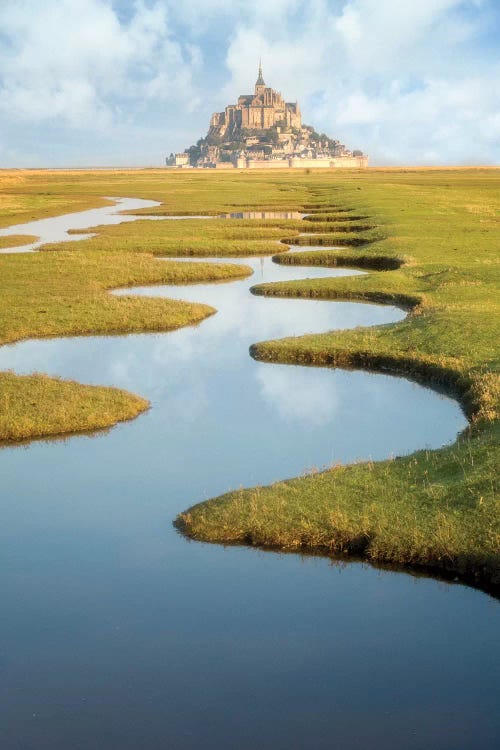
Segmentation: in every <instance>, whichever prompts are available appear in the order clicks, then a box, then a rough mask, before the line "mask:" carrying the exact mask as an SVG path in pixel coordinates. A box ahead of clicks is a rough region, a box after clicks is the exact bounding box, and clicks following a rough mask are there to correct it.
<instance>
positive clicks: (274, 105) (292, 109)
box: [208, 64, 302, 137]
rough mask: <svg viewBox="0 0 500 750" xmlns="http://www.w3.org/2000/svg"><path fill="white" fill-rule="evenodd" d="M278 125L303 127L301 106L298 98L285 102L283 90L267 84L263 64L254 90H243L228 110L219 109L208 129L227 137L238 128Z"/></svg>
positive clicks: (265, 127) (298, 128)
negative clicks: (243, 92) (220, 110)
mask: <svg viewBox="0 0 500 750" xmlns="http://www.w3.org/2000/svg"><path fill="white" fill-rule="evenodd" d="M275 126H282V127H286V128H295V129H297V130H300V128H301V127H302V116H301V113H300V108H299V105H298V103H297V102H285V100H284V99H283V97H282V95H281V94H280V92H279V91H275V90H274V89H272V88H270V87H269V86H266V84H265V81H264V77H263V75H262V65H261V64H259V76H258V78H257V82H256V84H255V91H254V93H253V94H242V95H241V96H239V97H238V103H237V104H230V105H229V106H228V107H226V108H225V110H224V112H215V113H214V114H213V115H212V117H211V120H210V130H209V131H208V132H209V135H210V134H212V135H215V134H217V135H218V136H222V137H224V136H226V135H229V134H231V133H233V132H234V131H235V130H240V129H244V130H246V129H248V130H268V129H269V128H273V127H275Z"/></svg>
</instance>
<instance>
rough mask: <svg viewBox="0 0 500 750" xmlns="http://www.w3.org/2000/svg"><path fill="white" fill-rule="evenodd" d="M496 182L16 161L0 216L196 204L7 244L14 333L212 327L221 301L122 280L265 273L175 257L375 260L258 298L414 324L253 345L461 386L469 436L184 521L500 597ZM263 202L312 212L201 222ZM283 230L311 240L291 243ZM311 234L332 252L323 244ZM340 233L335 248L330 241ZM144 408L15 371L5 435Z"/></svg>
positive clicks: (253, 492)
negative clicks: (66, 166) (397, 568)
mask: <svg viewBox="0 0 500 750" xmlns="http://www.w3.org/2000/svg"><path fill="white" fill-rule="evenodd" d="M499 187H500V172H499V170H494V169H491V170H490V169H470V170H469V169H464V170H383V169H381V170H368V171H360V172H342V171H336V172H335V171H333V172H332V171H328V170H325V171H324V172H323V171H322V172H316V173H315V172H310V173H308V172H306V171H304V172H303V173H299V171H298V170H295V171H290V172H279V171H278V172H273V173H272V174H271V173H269V172H266V173H262V172H259V171H255V172H253V171H251V170H249V171H246V172H243V173H239V172H237V171H236V170H235V171H234V172H227V173H218V172H215V171H214V172H212V171H211V170H204V171H186V172H183V171H179V172H170V173H166V172H165V171H163V170H142V171H135V170H134V171H131V172H127V171H118V170H115V171H109V172H106V171H99V172H74V173H71V172H64V171H57V172H36V171H33V172H22V171H12V172H4V173H0V198H1V200H0V226H11V225H14V224H20V223H22V222H27V221H30V220H32V219H36V218H42V217H46V216H54V215H57V214H61V213H66V212H71V211H76V210H83V209H86V208H91V207H98V206H103V205H106V204H107V203H108V201H107V200H106V199H105V198H103V196H107V195H116V196H123V197H125V196H129V197H137V198H148V199H153V200H157V201H159V202H160V204H161V205H159V206H158V207H156V208H154V209H150V210H147V211H142V212H141V211H138V212H137V213H138V214H139V215H140V214H141V213H143V214H144V213H154V214H157V215H175V214H189V215H190V216H193V218H192V219H189V220H186V221H182V222H175V221H164V222H160V221H157V222H148V221H147V220H141V221H138V222H134V223H130V224H123V225H119V226H112V227H102V228H96V232H97V234H96V236H95V237H94V238H92V239H90V240H80V241H75V242H72V243H70V244H69V245H68V244H59V245H48V246H46V247H45V248H43V250H42V251H41V252H38V253H34V254H29V255H24V254H19V255H16V254H15V253H12V254H6V255H0V343H1V344H9V343H14V342H16V341H19V340H21V339H26V338H32V337H44V336H74V335H88V334H100V335H104V334H118V333H129V332H141V331H167V330H171V329H173V328H176V327H179V326H182V325H188V324H192V323H196V322H199V321H201V320H203V319H204V318H205V317H206V316H207V315H210V314H212V313H213V312H214V310H213V309H212V308H209V307H207V306H206V305H197V304H192V303H183V302H177V301H173V300H168V299H161V298H147V297H133V296H128V297H127V296H123V297H116V296H112V295H110V294H109V290H110V289H113V288H116V287H127V286H133V285H145V284H162V283H163V284H164V283H186V282H193V283H195V282H197V281H216V280H224V279H231V278H233V277H238V276H242V275H245V274H246V273H248V269H246V268H245V267H244V266H242V265H235V264H232V265H227V266H221V265H214V264H203V263H197V264H194V263H193V264H186V263H182V264H181V263H176V262H175V261H168V262H165V261H159V260H158V259H157V257H155V256H161V255H162V254H165V255H173V256H175V255H176V256H190V255H192V256H200V257H201V256H209V255H213V256H215V255H217V256H221V257H223V256H235V255H238V256H241V257H244V256H245V255H255V254H267V253H274V252H276V253H278V255H277V257H276V260H277V261H278V262H281V263H300V264H318V263H319V264H324V265H326V266H336V265H343V266H354V267H362V268H364V269H366V270H369V271H371V273H369V274H368V275H366V276H356V277H344V278H331V279H316V280H305V281H297V282H288V283H279V284H270V285H269V284H268V285H265V284H264V285H258V286H256V287H254V290H253V291H254V292H255V293H256V294H266V295H280V296H303V297H311V296H313V297H318V298H324V299H350V300H359V301H370V302H380V303H391V304H399V305H401V306H402V307H404V308H405V309H406V310H408V317H407V318H406V320H404V321H403V322H401V323H397V324H393V325H387V326H380V327H378V328H377V327H375V328H365V329H355V330H351V331H345V332H336V333H327V334H322V335H316V336H315V335H310V336H303V337H300V338H289V339H285V340H280V341H269V342H256V343H255V345H254V346H253V347H252V355H253V356H254V357H257V358H259V359H261V360H267V361H269V362H285V363H287V362H288V363H302V364H310V365H319V366H333V367H334V366H340V367H346V368H349V367H350V368H353V367H354V368H367V369H372V370H382V371H384V372H392V373H395V374H403V375H406V376H408V377H410V378H414V379H418V380H419V381H420V382H423V383H426V384H429V385H435V386H436V387H439V388H444V389H446V390H448V391H449V392H450V393H452V394H454V395H455V396H456V397H457V398H458V399H459V400H460V401H461V403H462V405H463V407H464V409H465V411H466V413H467V415H468V417H469V419H470V428H469V429H468V430H467V432H466V433H464V434H462V435H461V436H460V437H459V439H458V440H457V441H456V442H455V444H454V445H452V446H450V447H446V448H444V449H441V450H437V451H422V452H418V453H415V454H413V455H411V456H408V457H405V458H396V459H394V460H391V461H385V462H379V463H364V464H356V465H352V466H335V467H331V468H328V469H326V470H325V471H322V472H320V473H317V474H312V475H308V476H304V477H301V478H299V479H291V480H287V481H284V482H279V483H277V484H275V485H272V486H270V487H265V488H262V487H259V488H253V489H246V490H239V491H237V492H232V493H229V494H227V495H224V496H222V497H219V498H216V499H213V500H209V501H207V502H204V503H201V504H198V505H194V506H193V507H192V508H190V509H189V510H187V511H186V512H184V513H182V514H181V515H180V516H179V518H178V519H177V521H176V524H177V526H178V527H179V528H181V529H182V531H183V532H184V533H185V534H187V535H188V536H190V537H192V538H194V539H199V540H204V541H210V542H220V543H227V544H229V543H247V544H253V545H259V546H262V547H269V548H274V549H283V550H296V551H305V552H313V553H316V552H319V553H322V554H325V553H326V554H331V555H336V556H342V555H356V556H362V557H364V558H366V559H368V560H371V561H373V562H377V563H384V564H395V565H402V566H406V567H408V568H413V569H424V570H430V571H433V572H436V573H439V574H442V575H446V576H451V577H457V578H459V579H461V580H466V581H468V582H471V583H473V584H475V585H478V586H481V587H483V588H487V589H489V590H491V591H495V592H497V593H498V591H499V590H500V514H499V505H498V494H497V491H496V472H497V470H498V456H499V451H498V434H499V427H498V412H499V401H500V398H499V357H498V338H499V316H498V300H499V252H498V251H499V245H500V190H499ZM255 208H259V209H265V208H268V209H283V210H299V211H304V212H308V213H309V214H310V215H309V216H308V217H307V220H306V221H300V220H293V219H284V220H283V219H269V220H265V221H255V220H238V221H234V222H233V221H231V222H229V221H225V220H223V219H217V218H213V219H211V220H210V221H205V220H200V219H196V218H194V217H195V215H196V214H210V215H212V216H216V215H217V214H219V213H224V212H232V211H242V210H245V209H255ZM304 233H305V234H304ZM308 233H310V234H311V236H308ZM279 240H285V241H288V242H289V243H294V244H299V245H304V250H303V251H302V252H300V253H296V254H294V255H287V254H286V253H284V251H286V243H283V242H282V243H281V244H280V243H279ZM23 241H24V238H23V239H21V238H20V237H17V238H15V242H16V243H17V244H21V243H22V242H23ZM2 245H3V247H5V246H7V245H8V241H7V238H4V239H3V241H2ZM311 245H314V246H324V247H325V250H320V251H316V250H315V251H308V249H307V248H308V246H311ZM332 245H335V246H336V248H337V249H335V250H330V249H327V248H328V247H329V246H332ZM243 262H244V261H243ZM147 406H148V404H147V402H146V401H145V400H144V399H143V398H141V395H140V394H137V395H133V394H130V393H126V392H124V391H119V390H118V389H114V388H96V387H94V386H85V385H81V384H79V383H75V382H67V381H62V380H59V379H57V378H50V377H47V376H43V375H40V374H33V375H31V376H18V375H15V374H13V373H0V440H10V441H15V440H22V439H26V438H33V437H38V436H49V435H55V434H63V433H72V432H77V431H82V430H89V429H90V430H91V429H96V428H102V427H105V426H110V425H112V424H114V423H115V422H117V421H119V420H121V419H129V418H131V417H133V416H135V415H136V414H138V413H139V412H140V411H142V410H144V409H145V408H147ZM195 499H196V498H193V500H195Z"/></svg>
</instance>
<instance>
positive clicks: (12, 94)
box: [0, 0, 200, 128]
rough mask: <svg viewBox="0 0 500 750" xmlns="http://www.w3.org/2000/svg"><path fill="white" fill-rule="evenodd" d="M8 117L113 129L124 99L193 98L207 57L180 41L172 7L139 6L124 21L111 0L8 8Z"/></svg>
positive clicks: (1, 72) (2, 97)
mask: <svg viewBox="0 0 500 750" xmlns="http://www.w3.org/2000/svg"><path fill="white" fill-rule="evenodd" d="M0 28H1V29H2V32H3V37H4V39H5V38H8V39H9V42H8V43H4V44H3V45H2V44H1V42H0V52H1V62H0V111H2V112H3V114H4V116H8V117H9V118H10V119H19V120H30V121H37V120H38V121H39V120H44V119H54V120H55V119H59V118H62V119H63V120H65V121H67V122H68V123H69V124H70V125H72V126H80V127H89V128H95V127H109V125H110V124H111V123H112V121H113V118H114V115H115V113H116V112H117V111H118V109H119V105H118V102H120V101H121V100H124V99H125V100H127V99H128V100H132V101H133V100H137V101H138V102H140V101H141V100H144V98H145V99H146V100H147V99H148V98H150V99H155V100H157V99H160V98H161V99H166V98H170V100H179V99H180V100H189V101H191V100H192V99H193V97H194V87H193V83H192V75H193V71H195V70H196V69H197V67H198V66H199V63H200V56H199V54H198V53H197V51H196V50H195V48H193V45H189V47H186V48H184V46H183V45H182V43H181V42H180V41H178V40H177V39H175V38H173V37H172V35H171V32H170V30H169V26H168V13H167V8H166V6H165V5H164V4H163V3H161V2H155V3H154V4H153V5H148V6H147V5H146V4H145V3H143V2H136V3H134V5H133V13H132V15H131V17H130V18H129V19H128V20H127V22H120V20H119V17H118V15H117V13H116V12H115V11H114V10H113V7H112V6H111V4H110V3H109V2H107V1H106V0H44V2H43V3H38V2H33V1H32V0H22V1H21V2H18V3H16V4H11V5H5V6H3V7H2V8H0Z"/></svg>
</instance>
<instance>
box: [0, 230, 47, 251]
mask: <svg viewBox="0 0 500 750" xmlns="http://www.w3.org/2000/svg"><path fill="white" fill-rule="evenodd" d="M37 239H38V237H34V236H33V235H31V234H11V235H10V236H8V237H0V250H1V249H2V248H8V247H19V246H21V245H30V244H31V243H32V242H36V241H37Z"/></svg>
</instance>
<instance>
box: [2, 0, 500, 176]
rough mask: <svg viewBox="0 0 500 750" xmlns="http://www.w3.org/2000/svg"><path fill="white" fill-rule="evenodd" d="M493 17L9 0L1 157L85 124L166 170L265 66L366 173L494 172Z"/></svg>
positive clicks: (366, 2)
mask: <svg viewBox="0 0 500 750" xmlns="http://www.w3.org/2000/svg"><path fill="white" fill-rule="evenodd" d="M499 17H500V9H499V8H498V3H497V2H496V0H418V2H401V0H253V2H248V0H233V1H232V2H229V0H183V2H178V0H136V1H135V2H132V1H130V2H129V1H128V0H44V1H43V2H39V1H38V0H16V2H15V3H12V2H11V3H5V2H4V3H1V0H0V140H2V141H3V142H4V145H3V153H4V154H7V153H10V154H13V153H16V151H17V152H22V151H23V148H24V145H23V144H22V143H21V141H20V142H19V143H16V127H17V124H18V123H19V124H20V125H21V126H22V128H24V131H23V132H26V131H27V129H30V128H31V132H32V133H33V138H32V139H31V143H33V142H36V140H37V128H39V130H38V133H40V132H41V131H40V128H41V127H44V128H45V131H46V132H48V129H49V128H50V127H52V128H56V127H57V136H55V135H54V140H55V139H56V137H57V138H61V139H62V140H61V145H63V144H64V143H66V144H68V149H69V150H70V151H71V148H74V146H73V145H71V144H72V139H73V142H74V141H75V139H74V136H73V135H72V134H73V133H75V132H77V131H78V129H82V128H84V129H86V130H87V131H88V133H90V134H92V133H94V134H95V141H94V143H95V144H96V148H95V149H94V145H93V143H92V141H91V136H89V139H90V140H89V141H88V143H89V147H90V148H92V149H93V153H94V154H96V153H97V154H98V153H106V150H107V153H108V154H110V155H111V153H112V151H113V148H120V149H122V148H124V149H125V152H126V154H127V155H126V156H124V157H123V161H126V162H128V163H134V161H135V162H136V163H137V162H138V163H141V162H142V163H144V162H147V163H151V160H152V159H153V160H154V159H155V157H154V154H155V153H156V152H158V160H157V163H159V162H160V161H161V158H162V156H163V153H164V152H170V151H171V150H179V149H182V148H185V147H186V146H188V145H189V144H190V142H192V141H194V140H196V138H197V137H199V136H200V135H203V134H204V133H205V132H206V130H207V126H208V117H209V115H210V113H211V112H212V111H214V110H215V109H221V108H222V107H224V106H225V105H226V104H228V103H230V102H232V101H234V100H235V99H236V97H237V96H238V95H239V94H240V93H247V92H249V91H251V89H252V87H253V83H254V81H255V77H256V73H257V70H256V68H257V64H258V58H259V56H262V59H263V64H264V77H265V79H266V82H267V83H268V84H269V85H272V86H273V87H274V88H277V89H279V90H281V91H282V93H283V95H284V96H285V98H286V99H287V100H292V101H293V100H296V99H298V100H299V103H300V104H301V107H302V111H303V115H304V119H305V121H306V122H308V123H310V124H313V125H315V126H316V127H317V129H318V130H321V131H325V132H327V133H329V134H330V135H331V136H333V137H338V138H339V139H340V140H342V141H344V142H346V143H347V145H349V146H351V147H353V148H362V149H363V150H365V151H366V152H368V153H369V154H370V155H371V157H372V163H384V162H389V163H398V162H399V163H419V162H420V161H422V160H428V161H435V162H437V163H456V162H458V163H461V162H471V161H472V162H473V161H482V162H490V163H493V162H495V161H496V162H497V163H498V162H499V161H500V148H499V143H498V141H499V121H500V104H499V102H500V96H499V93H500V92H499V84H498V81H499V79H500V75H499V73H500V70H499V65H498V50H497V51H496V52H497V54H496V57H495V56H494V52H493V51H492V42H491V38H490V39H489V41H488V43H487V44H484V43H483V40H484V39H487V38H488V34H490V35H491V32H490V29H489V26H493V25H494V22H495V19H496V23H498V25H499V26H500V18H499ZM224 59H225V64H226V70H225V71H224V70H223V64H222V61H223V60H224ZM224 73H226V75H225V78H224ZM45 131H44V137H45V135H46V132H45ZM145 133H147V138H146V139H145V138H144V134H145ZM7 135H8V138H7ZM24 137H25V140H26V136H24ZM48 137H49V138H50V133H48ZM19 138H20V137H19ZM98 138H99V139H100V141H99V144H98V146H97V139H98ZM106 139H108V140H107V141H106ZM146 141H147V142H146ZM116 143H118V144H119V146H118V147H117V146H116ZM30 148H32V146H31V145H30ZM56 151H57V150H56ZM41 153H45V154H46V153H47V151H45V152H41ZM59 153H60V154H61V156H60V158H61V159H62V158H63V154H64V158H67V154H68V151H67V150H66V151H64V149H60V150H59ZM131 157H132V158H131ZM44 158H46V157H44ZM84 158H85V157H84V156H83V155H82V154H81V153H80V152H75V159H74V161H75V162H76V160H77V159H78V163H82V159H84ZM88 158H89V159H91V156H90V152H89V157H88ZM92 158H93V157H92ZM98 158H99V159H100V160H101V159H103V158H104V157H98ZM119 159H120V152H118V153H117V155H116V158H115V157H113V161H114V163H116V161H117V160H119ZM104 161H107V160H106V159H104Z"/></svg>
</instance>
